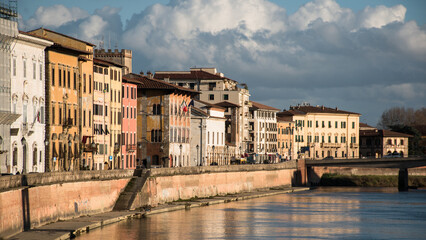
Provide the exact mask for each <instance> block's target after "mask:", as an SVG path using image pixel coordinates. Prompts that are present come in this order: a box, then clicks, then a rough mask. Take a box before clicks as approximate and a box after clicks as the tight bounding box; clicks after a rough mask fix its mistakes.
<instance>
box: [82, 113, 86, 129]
mask: <svg viewBox="0 0 426 240" xmlns="http://www.w3.org/2000/svg"><path fill="white" fill-rule="evenodd" d="M85 126H86V110H83V127H85Z"/></svg>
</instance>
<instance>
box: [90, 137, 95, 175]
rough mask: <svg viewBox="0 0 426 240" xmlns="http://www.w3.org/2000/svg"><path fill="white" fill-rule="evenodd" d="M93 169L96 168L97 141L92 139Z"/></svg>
mask: <svg viewBox="0 0 426 240" xmlns="http://www.w3.org/2000/svg"><path fill="white" fill-rule="evenodd" d="M90 146H91V147H92V170H95V152H96V143H95V142H94V141H93V140H92V144H90Z"/></svg>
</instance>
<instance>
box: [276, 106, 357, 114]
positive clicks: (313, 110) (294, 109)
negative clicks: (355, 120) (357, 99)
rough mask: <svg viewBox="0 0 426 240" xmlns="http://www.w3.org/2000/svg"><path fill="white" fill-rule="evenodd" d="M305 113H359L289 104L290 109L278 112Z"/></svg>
mask: <svg viewBox="0 0 426 240" xmlns="http://www.w3.org/2000/svg"><path fill="white" fill-rule="evenodd" d="M307 113H332V114H356V115H361V114H359V113H355V112H348V111H343V110H340V109H338V108H328V107H324V106H309V105H308V106H290V109H289V110H287V111H283V112H280V113H279V114H283V115H284V114H286V115H289V116H294V115H306V114H307Z"/></svg>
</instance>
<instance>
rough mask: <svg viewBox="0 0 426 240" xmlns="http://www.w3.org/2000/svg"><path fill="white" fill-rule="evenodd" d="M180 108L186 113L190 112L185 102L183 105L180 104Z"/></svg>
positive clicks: (183, 101)
mask: <svg viewBox="0 0 426 240" xmlns="http://www.w3.org/2000/svg"><path fill="white" fill-rule="evenodd" d="M180 108H181V109H182V110H183V111H184V112H187V111H188V105H187V104H186V102H185V100H182V103H181V104H180Z"/></svg>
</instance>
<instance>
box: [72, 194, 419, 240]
mask: <svg viewBox="0 0 426 240" xmlns="http://www.w3.org/2000/svg"><path fill="white" fill-rule="evenodd" d="M425 200H426V192H425V191H416V192H408V193H398V192H396V191H394V190H390V189H383V188H380V189H374V190H373V191H372V189H363V188H321V189H316V190H314V191H309V192H303V193H294V194H282V195H277V196H272V197H265V198H258V199H252V200H246V201H241V202H232V203H227V204H220V205H213V206H209V207H203V208H194V209H191V210H187V211H176V212H169V213H162V214H158V215H152V216H149V217H147V218H144V219H135V220H131V221H127V222H121V223H117V224H113V225H109V226H106V227H104V228H102V229H98V230H94V231H92V232H90V233H89V234H87V235H83V236H81V237H80V239H280V238H281V239H282V238H289V239H291V238H298V239H342V238H344V239H401V238H405V239H424V236H426V230H425V228H424V226H426V201H425Z"/></svg>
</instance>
